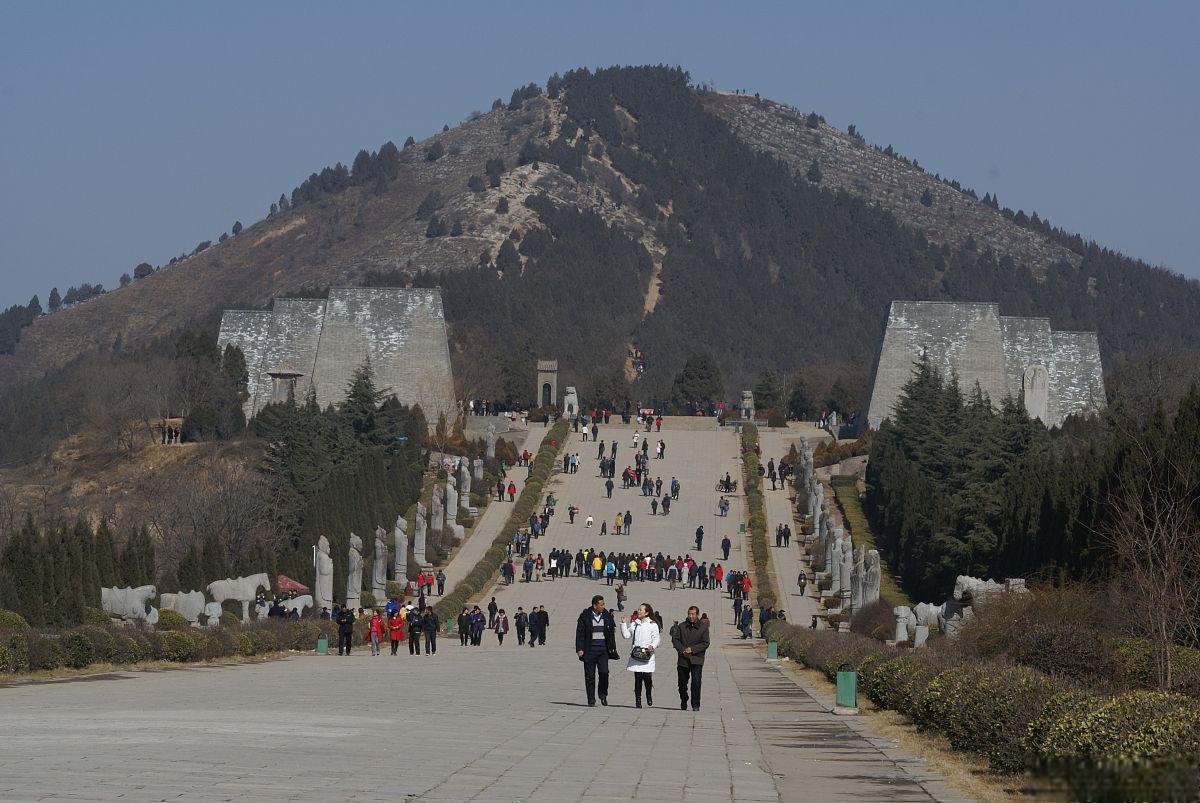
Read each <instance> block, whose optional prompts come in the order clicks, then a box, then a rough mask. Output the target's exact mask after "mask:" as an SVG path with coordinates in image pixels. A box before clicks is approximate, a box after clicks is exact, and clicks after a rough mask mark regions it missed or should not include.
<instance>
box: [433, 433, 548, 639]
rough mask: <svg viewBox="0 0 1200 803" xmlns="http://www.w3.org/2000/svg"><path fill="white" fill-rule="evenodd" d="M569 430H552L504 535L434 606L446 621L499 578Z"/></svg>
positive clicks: (498, 534) (502, 529) (540, 447)
mask: <svg viewBox="0 0 1200 803" xmlns="http://www.w3.org/2000/svg"><path fill="white" fill-rule="evenodd" d="M569 427H570V424H569V422H567V421H566V420H565V419H564V420H560V421H558V422H557V423H556V424H555V425H554V426H553V427H551V428H550V431H549V432H547V433H546V437H544V438H542V444H541V446H539V447H538V451H537V455H536V456H534V458H533V465H532V473H531V474H530V476H529V479H527V480H526V481H525V487H524V488H523V489H522V490H521V495H520V496H518V497H517V501H516V504H515V505H514V506H513V511H512V513H511V514H510V515H509V517H508V521H507V522H506V523H505V524H504V526H503V527H501V528H500V532H499V533H497V534H496V537H495V538H494V539H492V545H491V546H490V547H488V550H487V552H485V553H484V554H483V557H482V558H480V559H479V561H478V562H477V563H476V564H475V566H474V568H472V569H471V571H470V572H468V574H467V576H466V577H464V578H463V579H462V580H461V581H459V583H458V585H456V586H455V587H454V590H453V591H451V592H450V593H449V594H447V595H446V596H445V597H443V598H442V599H440V600H438V602H437V603H436V604H435V605H434V606H433V610H434V612H435V613H437V615H438V618H439V619H441V620H442V621H443V622H446V621H448V620H450V619H452V618H453V617H455V616H457V615H458V613H459V611H461V610H462V608H463V606H464V605H466V604H467V600H469V599H470V598H471V597H473V596H475V595H476V594H478V593H479V592H481V591H483V590H484V589H485V588H487V586H488V584H489V583H491V582H492V579H493V578H494V577H495V576H496V573H497V572H498V571H499V569H500V564H501V563H502V562H503V561H504V559H505V558H506V557H508V551H507V549H506V547H507V545H508V544H510V543H511V542H512V538H513V535H514V534H515V533H516V532H517V530H519V529H520V528H522V527H525V526H527V525H528V524H529V517H530V516H531V515H533V513H534V511H536V510H537V509H538V504H539V503H540V502H541V498H542V491H543V489H544V488H545V486H546V483H547V482H548V481H549V480H550V475H551V473H552V472H553V471H554V466H555V464H556V463H557V462H558V453H559V450H561V449H562V448H563V443H564V441H566V439H567V434H568V431H569Z"/></svg>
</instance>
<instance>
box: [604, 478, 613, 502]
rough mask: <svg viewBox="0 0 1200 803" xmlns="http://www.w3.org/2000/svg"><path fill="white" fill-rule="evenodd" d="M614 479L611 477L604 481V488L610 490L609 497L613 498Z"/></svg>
mask: <svg viewBox="0 0 1200 803" xmlns="http://www.w3.org/2000/svg"><path fill="white" fill-rule="evenodd" d="M612 489H613V481H612V480H611V479H608V480H605V481H604V490H605V491H607V492H608V498H609V499H612Z"/></svg>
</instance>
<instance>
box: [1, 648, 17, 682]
mask: <svg viewBox="0 0 1200 803" xmlns="http://www.w3.org/2000/svg"><path fill="white" fill-rule="evenodd" d="M16 671H17V657H16V656H15V655H13V651H12V650H10V649H9V648H8V647H6V646H4V645H3V644H0V675H4V674H8V673H10V672H16Z"/></svg>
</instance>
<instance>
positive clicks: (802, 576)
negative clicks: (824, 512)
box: [796, 569, 808, 597]
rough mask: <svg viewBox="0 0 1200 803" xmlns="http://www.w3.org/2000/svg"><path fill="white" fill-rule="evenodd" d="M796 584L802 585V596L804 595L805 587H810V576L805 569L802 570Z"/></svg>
mask: <svg viewBox="0 0 1200 803" xmlns="http://www.w3.org/2000/svg"><path fill="white" fill-rule="evenodd" d="M796 585H798V586H799V587H800V596H802V597H803V596H804V589H806V588H808V576H807V575H806V574H805V573H804V570H803V569H801V570H800V576H799V577H797V578H796Z"/></svg>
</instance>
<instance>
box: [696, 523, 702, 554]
mask: <svg viewBox="0 0 1200 803" xmlns="http://www.w3.org/2000/svg"><path fill="white" fill-rule="evenodd" d="M703 544H704V525H703V524H701V525H700V526H699V527H697V528H696V551H697V552H699V551H700V549H701V546H702V545H703Z"/></svg>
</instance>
